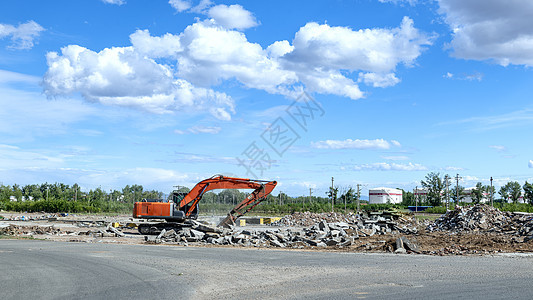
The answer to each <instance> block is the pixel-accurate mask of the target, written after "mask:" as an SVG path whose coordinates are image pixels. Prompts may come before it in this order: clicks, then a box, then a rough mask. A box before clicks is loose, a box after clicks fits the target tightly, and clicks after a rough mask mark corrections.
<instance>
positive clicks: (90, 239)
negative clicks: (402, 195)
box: [0, 212, 533, 255]
mask: <svg viewBox="0 0 533 300" xmlns="http://www.w3.org/2000/svg"><path fill="white" fill-rule="evenodd" d="M0 216H2V217H3V219H1V220H0V238H3V239H42V240H50V241H63V242H76V243H113V244H147V243H150V244H154V240H153V237H151V242H150V241H149V238H147V237H146V236H144V235H141V234H140V233H139V232H138V231H137V229H136V228H134V227H133V226H134V224H135V222H136V221H138V220H133V219H131V217H130V216H127V215H116V216H101V215H76V214H68V215H67V214H46V213H32V214H28V213H25V214H21V213H9V212H1V213H0ZM437 217H438V215H436V216H430V218H429V219H428V220H426V221H424V220H422V221H420V220H417V219H418V218H412V220H413V221H412V222H411V223H409V226H411V227H410V228H411V230H413V231H416V233H405V232H403V233H402V232H398V231H391V232H383V233H381V234H373V235H366V236H365V235H364V234H361V233H360V234H359V235H358V237H357V238H352V240H351V242H350V243H349V244H346V243H344V244H342V245H341V244H340V243H339V244H335V245H332V246H324V247H320V246H313V245H308V244H303V243H301V244H298V247H295V246H293V247H285V246H279V245H278V247H276V245H277V244H274V243H266V244H259V245H253V246H250V245H243V244H238V243H234V244H230V245H221V244H215V243H186V244H183V243H177V242H171V241H170V242H168V240H167V242H159V243H157V244H164V245H173V246H189V247H190V246H193V247H239V248H261V249H266V248H274V249H279V248H280V247H281V248H284V249H286V250H299V251H302V250H303V251H338V252H361V253H373V252H378V253H394V252H397V251H396V250H397V249H398V245H397V243H398V238H400V237H405V238H407V239H408V241H409V242H411V243H412V244H415V245H416V249H414V251H412V250H413V249H409V248H407V247H406V248H407V250H408V251H405V252H400V253H409V254H427V255H494V254H499V253H533V239H528V238H527V236H526V237H524V236H517V235H510V234H508V233H502V232H481V231H455V230H443V231H429V230H426V229H427V227H428V224H429V223H430V222H432V220H435V219H436V218H437ZM200 219H203V220H204V221H205V222H206V223H213V221H214V220H216V219H217V218H216V217H214V216H209V217H207V216H205V217H201V218H200ZM110 227H113V228H115V229H113V231H111V230H109V229H110ZM305 228H306V226H301V225H292V226H290V225H289V226H287V225H285V226H269V225H246V226H242V227H241V226H236V227H235V228H234V231H239V232H241V231H243V230H244V231H254V232H265V231H266V232H272V231H276V230H290V231H294V232H298V231H300V232H301V231H304V230H305ZM414 229H416V230H414ZM114 231H118V232H120V235H118V234H116V233H114Z"/></svg>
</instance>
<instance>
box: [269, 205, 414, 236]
mask: <svg viewBox="0 0 533 300" xmlns="http://www.w3.org/2000/svg"><path fill="white" fill-rule="evenodd" d="M320 222H327V223H339V222H340V223H347V224H350V225H352V226H356V227H357V229H359V230H371V231H373V233H372V234H370V235H373V234H375V233H377V234H385V233H391V232H395V231H398V232H401V233H416V232H417V228H416V226H414V225H413V220H411V219H406V218H405V216H402V215H401V214H398V213H396V212H391V211H376V212H363V213H361V214H354V213H349V214H340V213H310V212H303V213H301V212H296V213H293V214H291V215H286V216H284V217H283V218H281V219H280V220H278V221H276V222H273V223H272V224H271V225H272V226H278V227H279V226H312V225H315V224H318V223H320Z"/></svg>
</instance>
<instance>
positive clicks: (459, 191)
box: [450, 185, 465, 203]
mask: <svg viewBox="0 0 533 300" xmlns="http://www.w3.org/2000/svg"><path fill="white" fill-rule="evenodd" d="M464 191H465V188H464V186H461V185H459V186H457V185H456V186H454V187H453V188H452V189H451V191H450V197H451V198H452V200H453V202H455V203H458V202H461V201H462V200H463V198H464V197H465V195H464ZM457 197H459V198H457Z"/></svg>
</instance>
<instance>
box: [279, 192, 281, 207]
mask: <svg viewBox="0 0 533 300" xmlns="http://www.w3.org/2000/svg"><path fill="white" fill-rule="evenodd" d="M279 205H280V206H281V191H279Z"/></svg>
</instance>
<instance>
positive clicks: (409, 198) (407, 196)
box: [401, 189, 415, 206]
mask: <svg viewBox="0 0 533 300" xmlns="http://www.w3.org/2000/svg"><path fill="white" fill-rule="evenodd" d="M401 190H402V205H406V206H409V205H415V197H414V194H413V193H412V192H409V191H407V192H406V191H404V190H403V189H401Z"/></svg>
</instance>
